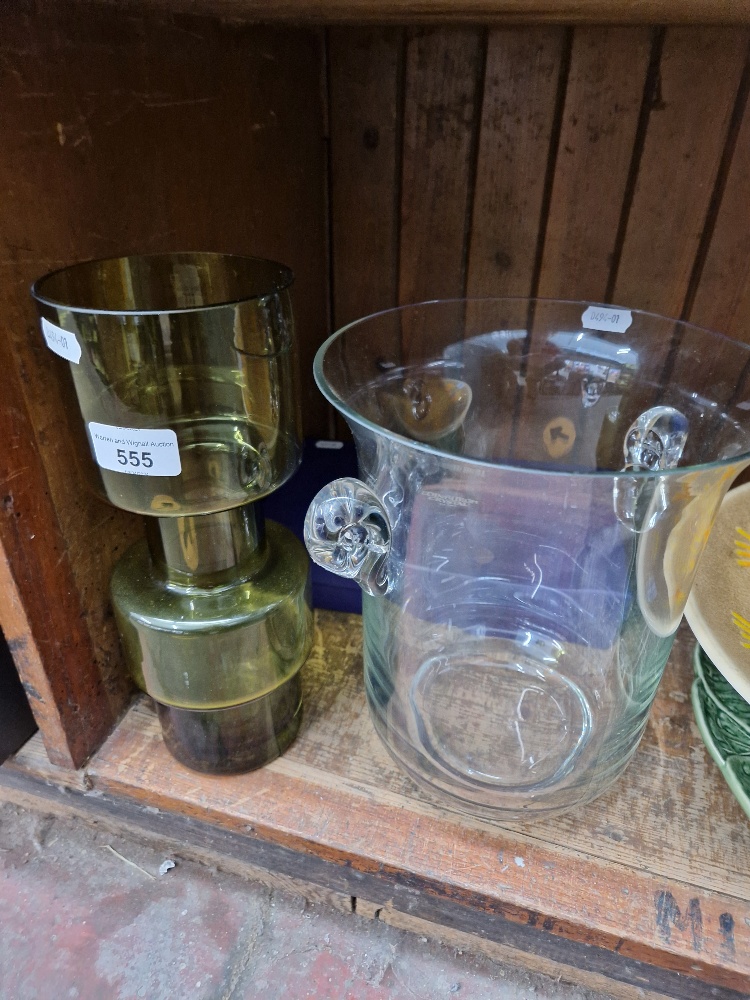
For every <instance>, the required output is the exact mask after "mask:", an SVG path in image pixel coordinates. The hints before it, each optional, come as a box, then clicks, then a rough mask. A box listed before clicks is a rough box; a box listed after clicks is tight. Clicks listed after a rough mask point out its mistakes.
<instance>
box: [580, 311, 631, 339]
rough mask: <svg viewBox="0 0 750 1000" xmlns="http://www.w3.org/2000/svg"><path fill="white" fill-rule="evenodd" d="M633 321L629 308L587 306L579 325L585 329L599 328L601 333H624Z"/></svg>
mask: <svg viewBox="0 0 750 1000" xmlns="http://www.w3.org/2000/svg"><path fill="white" fill-rule="evenodd" d="M632 322H633V314H632V313H631V311H630V310H629V309H604V308H603V307H602V306H589V307H588V309H585V310H584V312H583V316H581V325H582V326H583V327H584V328H585V329H586V330H600V331H601V332H602V333H625V331H626V330H627V328H628V327H629V326H630V324H631V323H632Z"/></svg>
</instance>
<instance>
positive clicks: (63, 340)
mask: <svg viewBox="0 0 750 1000" xmlns="http://www.w3.org/2000/svg"><path fill="white" fill-rule="evenodd" d="M42 334H43V335H44V339H45V341H46V342H47V347H49V349H50V350H51V351H54V352H55V354H59V355H60V357H61V358H65V360H66V361H72V362H73V364H74V365H77V364H79V363H80V361H81V345H80V344H79V343H78V341H77V340H76V335H75V334H74V333H70V331H69V330H63V329H62V327H60V326H55V324H54V323H50V321H49V320H48V319H44V317H42Z"/></svg>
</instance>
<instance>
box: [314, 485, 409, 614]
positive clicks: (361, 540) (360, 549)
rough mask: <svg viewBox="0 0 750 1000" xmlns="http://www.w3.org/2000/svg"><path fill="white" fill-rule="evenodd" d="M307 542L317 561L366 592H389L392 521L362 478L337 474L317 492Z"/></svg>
mask: <svg viewBox="0 0 750 1000" xmlns="http://www.w3.org/2000/svg"><path fill="white" fill-rule="evenodd" d="M305 545H306V546H307V551H308V552H309V553H310V556H311V557H312V559H313V562H316V563H317V564H318V566H322V567H323V568H324V569H328V570H330V571H331V572H332V573H337V574H338V575H339V576H344V577H346V578H347V579H349V580H356V581H357V583H358V584H359V585H360V587H361V588H362V590H364V592H365V593H366V594H374V595H377V594H385V593H387V592H388V587H389V580H388V572H387V559H388V553H389V551H390V548H391V526H390V523H389V521H388V515H387V514H386V512H385V508H384V507H383V505H382V503H381V502H380V500H379V499H378V498H377V496H376V495H375V494H374V493H373V491H372V490H371V489H370V488H369V486H365V484H364V483H363V482H361V481H360V480H359V479H348V478H347V479H335V480H334V481H333V482H332V483H329V484H328V486H325V487H324V488H323V489H322V490H321V491H320V492H319V493H318V494H317V496H316V497H315V499H314V500H313V502H312V503H311V504H310V506H309V508H308V511H307V516H306V517H305Z"/></svg>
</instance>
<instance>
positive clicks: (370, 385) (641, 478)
mask: <svg viewBox="0 0 750 1000" xmlns="http://www.w3.org/2000/svg"><path fill="white" fill-rule="evenodd" d="M749 362H750V348H748V347H747V346H746V345H743V344H739V343H735V342H733V341H730V340H728V339H726V338H724V337H722V336H720V335H718V334H714V333H710V332H708V331H706V330H703V329H699V328H697V327H694V326H691V325H689V324H687V323H682V322H677V321H675V320H670V319H665V318H661V317H658V316H654V315H650V314H646V313H640V312H636V311H631V310H622V309H621V310H618V309H614V308H612V307H608V306H594V305H591V304H589V303H570V302H556V301H545V300H533V301H529V300H523V299H510V300H502V299H496V300H475V301H446V302H430V303H424V304H421V305H414V306H406V307H404V308H401V309H396V310H391V311H388V312H384V313H380V314H378V315H375V316H370V317H367V318H365V319H362V320H359V321H358V322H355V323H352V324H351V325H349V326H347V327H345V328H344V329H343V330H341V331H339V332H338V333H336V334H335V335H334V336H332V337H331V338H330V339H329V340H328V341H327V342H326V343H325V344H324V345H323V347H322V348H321V349H320V351H319V353H318V355H317V358H316V361H315V376H316V379H317V382H318V385H319V387H320V388H321V390H322V392H323V393H324V395H325V396H326V397H327V398H328V399H329V400H330V402H331V403H333V404H334V406H336V407H337V408H338V409H339V410H340V411H341V412H342V413H343V415H344V416H345V418H346V420H347V422H348V423H349V425H350V427H351V429H352V432H353V434H354V437H355V440H356V444H357V449H358V457H359V467H360V475H361V480H354V479H346V480H338V481H336V482H335V483H332V484H330V485H329V486H328V487H326V488H325V489H324V490H322V491H321V493H320V494H318V496H317V497H316V498H315V500H314V502H313V503H312V505H311V507H310V510H309V512H308V515H307V519H306V524H305V540H306V543H307V546H308V549H309V551H310V554H311V555H312V557H313V559H314V560H315V561H316V562H318V563H319V564H321V565H324V566H326V567H327V568H329V569H331V570H333V571H334V572H337V573H339V574H341V575H343V576H347V577H351V578H354V579H356V580H357V581H358V582H359V583H360V585H361V586H362V589H363V591H364V598H363V617H364V664H365V681H366V691H367V699H368V702H369V707H370V711H371V714H372V718H373V721H374V724H375V727H376V729H377V731H378V733H379V735H380V736H381V738H382V740H383V741H384V743H385V745H386V747H387V748H388V750H389V751H390V752H391V754H392V755H393V756H394V757H395V759H396V760H397V761H398V762H399V763H400V764H401V765H402V766H403V767H404V768H405V769H406V770H407V771H408V773H409V774H410V775H411V776H412V777H413V778H415V779H416V780H417V781H419V782H420V783H421V784H422V785H424V786H426V787H427V788H428V789H429V790H431V791H432V792H433V793H438V794H439V795H440V796H441V798H442V800H443V802H444V804H447V805H449V806H451V807H453V808H456V809H459V810H461V811H466V812H470V813H476V814H479V815H487V816H504V817H505V818H520V819H523V818H531V817H532V816H535V815H540V814H541V815H546V814H552V813H555V812H560V811H563V810H566V809H570V808H571V807H572V806H574V805H577V804H579V803H582V802H585V801H588V800H590V799H592V798H594V797H595V796H596V795H599V794H600V793H601V792H602V791H604V789H606V788H607V787H608V786H609V785H610V784H611V783H612V782H613V781H614V780H615V778H616V777H617V776H618V775H619V774H620V773H621V772H622V771H623V769H624V768H625V766H626V765H627V763H628V761H629V759H630V758H631V756H632V754H633V752H634V751H635V749H636V747H637V745H638V742H639V740H640V738H641V735H642V733H643V731H644V728H645V726H646V722H647V719H648V714H649V709H650V707H651V703H652V701H653V698H654V695H655V692H656V688H657V685H658V683H659V680H660V678H661V676H662V673H663V670H664V666H665V663H666V660H667V657H668V655H669V652H670V648H671V646H672V641H673V637H674V633H675V630H676V629H677V626H678V625H679V622H680V619H681V617H682V613H683V609H684V605H685V601H686V599H687V595H688V592H689V590H690V587H691V584H692V581H693V577H694V574H695V570H696V566H697V562H698V559H699V557H700V555H701V552H702V550H703V547H704V544H705V541H706V539H707V537H708V534H709V531H710V528H711V525H712V522H713V518H714V516H715V514H716V511H717V509H718V506H719V504H720V502H721V500H722V497H723V496H724V494H725V492H726V490H727V489H728V488H729V486H730V485H731V483H732V481H733V479H734V478H735V477H736V476H737V474H738V473H739V472H740V471H741V470H742V469H743V468H745V466H746V465H748V463H749V462H750V364H749Z"/></svg>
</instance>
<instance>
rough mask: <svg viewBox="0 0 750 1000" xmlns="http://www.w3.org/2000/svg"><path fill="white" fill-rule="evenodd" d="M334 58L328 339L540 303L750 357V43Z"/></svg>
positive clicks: (443, 43)
mask: <svg viewBox="0 0 750 1000" xmlns="http://www.w3.org/2000/svg"><path fill="white" fill-rule="evenodd" d="M328 40H329V53H330V59H331V74H330V78H329V85H330V86H329V101H330V107H331V119H332V121H333V122H334V123H336V124H335V128H334V129H333V132H332V139H333V141H332V147H331V167H332V183H331V192H332V213H331V217H332V248H333V289H334V295H333V304H334V308H333V320H334V323H335V324H342V323H345V322H347V321H349V320H350V319H352V318H354V317H356V316H357V315H363V314H366V313H367V312H368V311H371V310H373V309H376V308H385V307H387V306H389V305H395V304H397V303H403V302H409V301H414V300H417V299H425V298H435V297H441V296H453V295H462V294H469V295H536V294H539V295H544V296H551V297H556V296H559V297H564V298H588V299H592V300H598V301H611V302H618V303H621V304H627V305H630V306H633V307H638V308H644V309H651V310H654V311H657V312H662V313H666V314H668V315H674V316H680V317H683V318H686V319H691V320H693V321H695V322H698V323H700V324H706V325H709V326H712V327H716V328H718V329H720V330H722V331H723V332H725V333H728V334H731V335H733V336H735V337H739V338H742V339H748V340H750V328H748V322H747V321H748V319H749V318H750V316H749V314H748V310H749V309H750V286H749V284H748V282H749V280H750V236H748V231H749V230H750V226H749V224H750V208H749V206H750V121H749V120H748V118H749V117H750V111H748V110H747V87H748V71H747V54H748V33H747V31H746V30H745V29H740V28H705V27H670V28H667V29H664V28H658V27H657V28H647V27H601V28H600V27H579V28H565V27H533V28H529V27H524V28H490V29H483V28H480V27H474V28H464V29H453V28H435V29H421V28H420V29H418V30H413V29H403V30H394V29H390V30H383V29H348V28H336V29H331V30H330V31H329V33H328ZM354 53H356V55H354ZM375 136H383V137H386V136H387V137H388V142H387V143H386V144H384V145H381V144H380V143H373V142H372V138H373V137H375ZM353 149H356V150H357V158H356V160H355V161H354V162H356V163H357V164H358V165H359V164H360V163H362V167H363V169H353V167H352V163H353V161H352V150H353ZM354 204H356V205H357V206H358V211H352V209H351V206H352V205H354ZM373 216H376V217H377V226H378V230H379V232H380V233H381V234H385V233H386V232H387V234H388V238H387V239H385V238H381V239H380V241H379V242H377V243H376V242H374V241H373V242H370V239H369V230H368V229H367V228H363V227H362V219H363V218H370V219H371V218H372V217H373ZM372 224H373V223H372V222H371V221H370V222H368V223H367V225H372ZM365 275H366V276H367V279H366V280H365V279H364V277H363V276H365Z"/></svg>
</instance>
